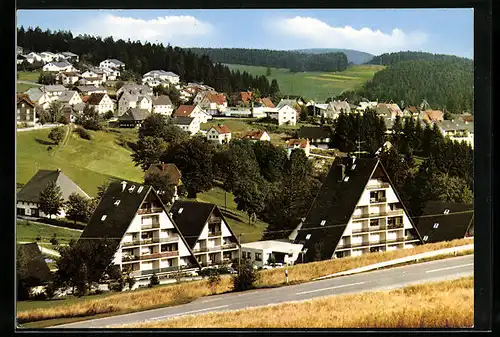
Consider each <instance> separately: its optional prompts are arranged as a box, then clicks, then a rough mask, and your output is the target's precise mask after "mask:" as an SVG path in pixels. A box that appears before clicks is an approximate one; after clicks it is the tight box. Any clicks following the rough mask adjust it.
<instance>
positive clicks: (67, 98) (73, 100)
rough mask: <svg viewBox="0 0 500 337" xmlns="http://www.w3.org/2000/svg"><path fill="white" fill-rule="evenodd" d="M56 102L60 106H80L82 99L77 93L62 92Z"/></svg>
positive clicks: (70, 91) (72, 91)
mask: <svg viewBox="0 0 500 337" xmlns="http://www.w3.org/2000/svg"><path fill="white" fill-rule="evenodd" d="M57 102H59V103H61V104H66V103H67V104H69V105H75V104H82V103H83V101H82V98H81V97H80V95H79V94H78V92H76V91H74V90H68V91H64V92H63V93H62V94H61V95H59V97H58V98H57Z"/></svg>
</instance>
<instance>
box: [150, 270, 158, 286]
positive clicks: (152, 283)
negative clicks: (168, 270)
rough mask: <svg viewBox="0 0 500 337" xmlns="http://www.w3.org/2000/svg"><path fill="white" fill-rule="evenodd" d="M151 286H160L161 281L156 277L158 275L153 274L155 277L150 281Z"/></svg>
mask: <svg viewBox="0 0 500 337" xmlns="http://www.w3.org/2000/svg"><path fill="white" fill-rule="evenodd" d="M149 284H150V285H151V287H153V286H157V285H159V284H160V280H159V279H158V276H156V273H153V275H152V276H151V278H150V279H149Z"/></svg>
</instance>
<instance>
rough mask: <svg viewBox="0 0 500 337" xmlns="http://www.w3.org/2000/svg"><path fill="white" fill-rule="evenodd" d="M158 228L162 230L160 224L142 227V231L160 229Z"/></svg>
mask: <svg viewBox="0 0 500 337" xmlns="http://www.w3.org/2000/svg"><path fill="white" fill-rule="evenodd" d="M158 228H160V223H156V224H149V225H141V230H148V229H158Z"/></svg>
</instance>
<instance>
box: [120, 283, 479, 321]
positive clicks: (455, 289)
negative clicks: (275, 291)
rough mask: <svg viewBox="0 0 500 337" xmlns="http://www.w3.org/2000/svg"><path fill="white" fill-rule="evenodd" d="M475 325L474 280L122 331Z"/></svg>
mask: <svg viewBox="0 0 500 337" xmlns="http://www.w3.org/2000/svg"><path fill="white" fill-rule="evenodd" d="M473 322H474V279H473V277H466V278H461V279H457V280H453V281H443V282H433V283H427V284H422V285H414V286H409V287H406V288H402V289H398V290H393V291H384V292H371V293H363V294H356V295H341V296H329V297H323V298H319V299H314V300H309V301H303V302H292V303H286V304H279V305H273V306H267V307H260V308H253V309H244V310H238V311H231V312H222V313H209V314H202V315H197V316H184V317H179V318H172V319H169V320H166V321H156V322H150V323H141V324H133V325H124V326H120V327H121V328H236V327H237V328H467V327H472V325H473Z"/></svg>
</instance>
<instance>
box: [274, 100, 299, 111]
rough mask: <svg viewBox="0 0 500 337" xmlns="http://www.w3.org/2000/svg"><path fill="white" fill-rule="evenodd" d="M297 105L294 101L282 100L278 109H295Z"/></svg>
mask: <svg viewBox="0 0 500 337" xmlns="http://www.w3.org/2000/svg"><path fill="white" fill-rule="evenodd" d="M296 104H297V101H296V100H294V99H282V100H281V101H280V102H279V103H278V105H276V108H278V109H281V108H282V107H284V106H285V105H288V106H289V107H290V108H293V109H295V108H294V107H295V105H296Z"/></svg>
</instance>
